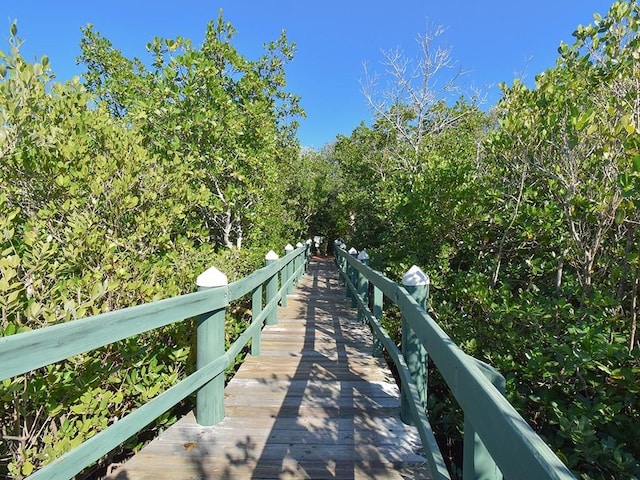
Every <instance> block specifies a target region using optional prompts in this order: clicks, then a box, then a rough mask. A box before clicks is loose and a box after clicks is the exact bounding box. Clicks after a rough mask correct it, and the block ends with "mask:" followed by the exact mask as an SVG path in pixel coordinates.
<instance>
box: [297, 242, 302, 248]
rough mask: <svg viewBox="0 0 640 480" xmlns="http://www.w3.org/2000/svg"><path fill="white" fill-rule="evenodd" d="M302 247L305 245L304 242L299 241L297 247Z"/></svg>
mask: <svg viewBox="0 0 640 480" xmlns="http://www.w3.org/2000/svg"><path fill="white" fill-rule="evenodd" d="M300 247H304V245H303V244H302V242H298V243H296V248H300Z"/></svg>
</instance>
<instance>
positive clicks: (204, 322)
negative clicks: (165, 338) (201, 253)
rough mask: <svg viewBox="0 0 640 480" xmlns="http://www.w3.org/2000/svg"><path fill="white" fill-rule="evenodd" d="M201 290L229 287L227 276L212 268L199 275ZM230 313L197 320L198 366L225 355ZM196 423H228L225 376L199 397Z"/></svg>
mask: <svg viewBox="0 0 640 480" xmlns="http://www.w3.org/2000/svg"><path fill="white" fill-rule="evenodd" d="M196 284H197V286H198V290H205V289H209V288H214V287H222V286H226V285H227V284H228V282H227V277H226V275H225V274H224V273H222V272H221V271H220V270H218V269H217V268H215V267H211V268H209V269H207V270H205V271H204V272H203V273H201V274H200V275H198V278H197V280H196ZM225 312H226V309H225V308H224V307H223V308H220V309H218V310H214V311H212V312H208V313H203V314H202V315H199V316H198V319H197V332H196V366H197V368H198V369H201V368H203V367H204V366H206V365H207V364H209V363H210V362H212V361H214V360H216V359H217V358H219V357H221V356H222V355H224V347H225V345H224V323H225ZM196 419H197V421H198V423H199V424H200V425H202V426H204V427H208V426H211V425H215V424H216V423H219V422H221V421H222V420H223V419H224V373H221V374H219V375H218V376H217V377H215V378H213V379H212V380H211V381H210V382H209V383H207V384H206V385H204V386H203V387H202V388H200V390H198V393H197V394H196Z"/></svg>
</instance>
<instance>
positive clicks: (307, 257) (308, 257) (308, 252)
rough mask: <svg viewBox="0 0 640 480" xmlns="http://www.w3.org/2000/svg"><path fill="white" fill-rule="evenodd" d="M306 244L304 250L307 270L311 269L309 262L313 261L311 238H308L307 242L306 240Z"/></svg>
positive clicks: (305, 268)
mask: <svg viewBox="0 0 640 480" xmlns="http://www.w3.org/2000/svg"><path fill="white" fill-rule="evenodd" d="M304 243H305V244H306V247H307V249H306V250H305V252H304V262H305V265H304V270H305V272H306V271H307V270H309V263H311V243H312V242H311V239H310V238H308V239H307V241H306V242H304Z"/></svg>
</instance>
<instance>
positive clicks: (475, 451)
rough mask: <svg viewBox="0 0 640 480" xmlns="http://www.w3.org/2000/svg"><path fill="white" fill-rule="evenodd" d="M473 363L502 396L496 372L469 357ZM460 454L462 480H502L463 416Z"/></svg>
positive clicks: (503, 384) (500, 379) (503, 385)
mask: <svg viewBox="0 0 640 480" xmlns="http://www.w3.org/2000/svg"><path fill="white" fill-rule="evenodd" d="M468 358H469V360H471V361H473V362H474V363H475V364H476V365H477V366H478V368H480V371H481V372H482V373H483V375H484V376H485V377H487V379H488V380H489V381H490V382H491V383H492V384H493V386H494V387H496V388H497V389H498V391H499V392H500V393H501V394H502V395H503V396H504V394H505V392H506V382H505V379H504V377H503V376H502V375H501V374H500V372H499V371H498V370H496V369H495V368H493V367H492V366H491V365H488V364H486V363H484V362H483V361H481V360H478V359H477V358H473V357H471V356H469V357H468ZM463 448H464V450H463V454H462V480H502V478H503V477H502V472H501V471H500V470H499V469H498V466H497V465H496V462H495V460H494V459H493V458H492V457H491V454H490V453H489V451H488V450H487V447H486V446H485V445H484V443H483V442H482V439H481V438H480V436H479V435H478V434H477V433H476V431H475V428H473V425H471V422H470V421H469V420H468V419H467V417H466V416H465V419H464V446H463Z"/></svg>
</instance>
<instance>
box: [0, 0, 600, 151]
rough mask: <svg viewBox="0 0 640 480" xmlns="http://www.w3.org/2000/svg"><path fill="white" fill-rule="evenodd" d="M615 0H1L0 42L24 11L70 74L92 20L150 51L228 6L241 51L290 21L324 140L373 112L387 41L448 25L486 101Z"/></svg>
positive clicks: (410, 51)
mask: <svg viewBox="0 0 640 480" xmlns="http://www.w3.org/2000/svg"><path fill="white" fill-rule="evenodd" d="M611 3H612V2H611V1H606V0H537V1H535V2H534V1H518V0H495V1H491V0H486V1H478V0H458V1H451V0H449V1H446V0H445V1H443V0H439V1H435V0H395V1H393V2H383V1H377V0H368V1H361V0H356V1H349V0H342V1H336V0H324V1H319V2H307V1H304V0H271V1H247V0H235V1H233V0H229V1H218V0H207V1H205V0H182V1H176V0H173V1H171V2H169V1H166V0H154V1H151V0H109V1H107V0H92V1H87V0H82V1H77V0H59V1H57V2H55V1H51V0H47V1H42V0H22V1H20V2H18V1H15V0H0V50H6V48H7V38H8V31H9V26H10V24H11V22H12V21H13V20H14V19H17V20H18V36H19V37H21V38H22V39H23V40H24V42H25V43H24V46H23V50H22V51H23V54H24V55H25V56H26V57H27V58H33V57H34V56H37V57H40V56H41V55H44V54H46V55H48V56H49V58H50V61H51V67H52V69H53V71H54V72H55V73H56V75H57V78H58V79H59V80H61V81H64V80H68V79H70V78H71V77H73V76H74V75H80V74H81V73H82V67H81V66H76V64H75V58H76V57H77V56H78V54H79V44H80V37H81V33H80V28H81V27H83V26H85V25H86V24H87V23H92V24H93V25H94V26H95V28H96V30H97V31H99V32H100V33H101V34H102V35H103V36H105V37H107V38H108V39H110V40H111V41H112V43H113V44H114V46H115V47H116V48H118V49H120V50H121V51H122V52H123V53H124V54H125V55H127V56H130V57H132V56H138V57H139V58H141V59H142V60H147V57H146V50H145V45H146V44H147V42H149V41H150V40H151V39H153V38H154V37H156V36H159V37H164V38H174V37H176V36H177V35H181V36H183V37H187V38H190V39H191V40H193V42H194V44H196V45H199V44H200V43H201V41H202V38H203V35H204V32H205V28H206V24H207V22H208V21H209V20H211V19H215V18H216V17H217V14H218V10H219V9H222V10H223V14H224V17H225V19H226V20H227V21H230V22H231V23H232V24H233V25H234V27H235V28H236V30H237V31H238V34H237V35H236V37H235V40H234V43H235V45H236V47H237V48H238V50H239V51H240V53H242V54H244V55H245V56H247V57H249V58H256V57H258V56H259V55H260V53H261V52H262V45H263V43H265V42H268V41H271V40H275V39H276V38H278V36H279V34H280V32H281V31H282V30H283V29H284V30H286V32H287V36H288V38H289V40H290V41H293V42H295V43H296V45H297V54H296V58H295V60H294V61H293V62H292V63H291V64H289V65H288V66H287V68H286V71H287V78H288V90H289V91H291V92H293V93H296V94H298V95H300V96H301V97H302V105H303V107H304V108H305V110H306V111H307V118H306V119H305V120H303V121H302V123H301V126H300V129H299V134H298V137H299V139H300V142H301V144H302V145H303V146H308V147H315V148H320V147H322V146H323V145H325V144H326V143H329V142H331V141H333V140H334V139H335V136H336V135H337V134H343V135H349V134H350V133H351V131H352V130H353V129H354V128H355V127H356V126H357V125H358V124H359V123H360V122H361V121H365V122H367V123H368V124H369V123H370V122H371V118H372V117H371V113H370V110H369V108H368V106H367V103H366V101H365V99H364V97H363V95H362V89H361V85H360V82H359V81H360V80H361V79H362V78H363V66H362V65H363V62H367V63H368V64H369V66H370V68H371V69H372V70H376V71H380V72H382V71H383V67H382V66H381V65H380V60H381V59H382V56H381V50H383V49H392V48H395V47H401V48H403V49H404V51H405V52H406V53H407V55H409V56H413V55H416V54H417V52H416V49H417V43H416V41H415V39H416V37H417V35H418V34H421V33H425V32H427V31H432V30H433V27H434V26H437V25H442V26H443V27H444V28H445V29H446V31H445V33H444V35H443V36H441V37H440V38H441V39H442V41H443V42H444V44H445V45H446V46H449V47H451V48H452V56H453V58H454V59H455V60H456V61H457V63H458V65H459V66H460V67H462V68H464V69H465V70H467V71H468V73H467V74H466V75H465V76H464V77H463V79H462V82H463V83H462V85H461V86H462V87H463V88H464V87H468V86H471V85H473V86H475V87H477V88H480V89H481V90H483V91H484V92H486V94H487V104H486V105H487V106H490V105H492V104H495V103H496V102H497V100H498V99H499V96H500V95H499V91H498V88H497V85H498V84H499V83H501V82H506V83H508V84H510V83H511V82H512V81H513V79H514V78H515V77H522V76H523V75H524V78H525V81H526V82H527V83H528V84H529V85H533V80H534V77H535V75H536V74H538V73H540V72H542V71H544V70H545V69H547V68H549V67H552V66H553V65H554V64H555V60H556V58H557V48H558V45H559V44H560V41H565V42H566V43H572V37H571V33H572V32H573V31H574V30H575V28H576V27H577V26H578V25H579V24H587V23H590V22H591V21H592V19H593V13H595V12H599V13H601V14H603V15H604V14H606V12H607V11H608V9H609V6H610V5H611Z"/></svg>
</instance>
